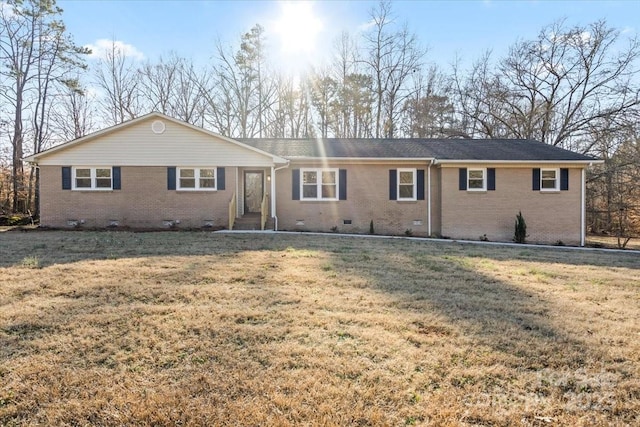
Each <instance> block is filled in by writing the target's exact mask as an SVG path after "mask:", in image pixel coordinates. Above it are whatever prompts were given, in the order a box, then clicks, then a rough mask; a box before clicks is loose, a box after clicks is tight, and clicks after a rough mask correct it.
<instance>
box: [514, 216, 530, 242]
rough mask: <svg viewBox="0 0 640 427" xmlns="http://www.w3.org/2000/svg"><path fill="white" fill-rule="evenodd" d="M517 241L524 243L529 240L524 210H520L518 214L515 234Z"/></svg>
mask: <svg viewBox="0 0 640 427" xmlns="http://www.w3.org/2000/svg"><path fill="white" fill-rule="evenodd" d="M513 240H514V241H515V242H516V243H524V242H525V241H526V240H527V223H526V222H525V221H524V217H523V216H522V212H518V215H517V216H516V227H515V232H514V235H513Z"/></svg>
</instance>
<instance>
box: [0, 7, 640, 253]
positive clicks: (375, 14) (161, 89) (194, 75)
mask: <svg viewBox="0 0 640 427" xmlns="http://www.w3.org/2000/svg"><path fill="white" fill-rule="evenodd" d="M369 18H370V20H371V23H372V25H371V26H370V28H369V30H368V31H366V32H364V33H358V34H357V35H354V34H349V33H343V34H342V35H341V36H340V37H339V38H338V39H337V40H335V45H334V52H333V55H332V58H334V60H333V62H332V63H326V64H323V65H320V66H315V67H314V68H311V69H309V70H308V72H306V73H305V74H304V75H303V76H293V75H290V74H289V73H287V72H286V71H283V70H282V67H278V66H276V64H274V63H273V60H272V58H269V57H268V49H266V45H267V43H268V40H266V37H265V33H264V29H263V27H261V26H260V25H259V24H256V25H255V26H254V27H253V28H251V30H250V31H249V32H247V33H246V34H243V35H242V36H241V38H240V39H239V40H219V41H218V42H217V43H216V45H215V46H212V51H213V56H212V60H211V61H210V63H209V64H207V65H205V66H196V65H195V63H194V62H193V60H192V59H190V58H184V57H181V56H180V54H179V53H167V54H166V56H162V57H160V58H157V59H155V60H153V61H151V60H147V61H146V62H144V63H140V62H139V61H137V60H135V59H134V58H132V57H128V56H127V54H126V53H125V52H124V50H123V49H122V48H121V45H120V44H118V43H117V42H115V41H114V42H113V43H112V46H111V49H110V50H109V51H108V52H107V54H106V56H105V57H104V58H103V59H101V60H99V61H98V63H97V64H96V65H95V66H94V67H91V68H89V67H88V66H87V62H86V56H87V55H88V54H89V53H90V52H89V50H88V49H86V48H83V47H80V46H77V45H76V44H75V43H74V41H73V36H72V35H71V34H69V32H68V31H66V29H65V26H64V23H63V21H62V10H61V9H60V8H59V7H58V6H57V5H56V3H55V1H54V0H24V1H19V0H9V1H6V2H5V4H4V5H3V7H1V8H0V210H1V211H2V212H1V213H2V215H4V216H5V218H8V215H10V214H27V215H29V216H31V217H34V218H37V217H38V214H39V212H38V204H39V203H38V192H37V188H38V179H39V177H38V171H37V169H35V168H30V167H29V166H28V165H25V164H24V163H23V161H22V158H23V157H25V156H27V155H30V154H33V153H37V152H40V151H42V150H45V149H47V148H50V147H52V146H54V145H56V144H60V143H62V142H65V141H69V140H72V139H75V138H79V137H82V136H84V135H86V134H88V133H91V132H93V131H96V130H98V129H100V128H104V127H107V126H112V125H116V124H118V123H122V122H124V121H127V120H130V119H132V118H135V117H138V116H141V115H144V114H147V113H149V112H151V111H159V112H161V113H164V114H167V115H169V116H172V117H175V118H177V119H180V120H184V121H186V122H189V123H192V124H194V125H197V126H201V127H203V128H206V129H209V130H212V131H214V132H217V133H220V134H222V135H226V136H229V137H239V138H249V137H273V138H307V137H337V138H530V139H535V140H539V141H541V142H542V143H545V144H551V145H555V146H558V147H562V148H566V149H570V150H573V151H577V152H580V153H584V154H590V155H593V156H595V157H598V158H601V159H604V160H605V163H604V165H598V166H595V167H593V168H591V169H590V170H589V173H588V178H587V193H588V195H587V217H588V221H587V226H588V231H589V232H593V233H608V234H612V235H615V236H619V238H620V240H619V244H620V245H621V246H623V245H626V243H627V242H628V239H629V238H631V237H635V236H638V235H639V233H640V184H639V182H640V142H639V141H640V76H639V72H640V67H639V63H640V61H639V58H638V57H639V55H640V45H639V41H638V40H637V38H630V37H628V36H626V35H624V34H623V33H622V32H621V31H620V30H619V29H616V28H611V27H610V26H608V24H607V23H606V22H605V21H604V20H602V21H598V22H592V23H585V24H583V25H578V26H568V25H567V24H566V22H564V21H563V20H558V21H556V22H553V23H551V24H549V25H548V26H545V27H544V28H541V29H540V32H539V34H538V36H537V37H536V38H535V39H532V40H522V39H517V37H516V36H514V42H513V44H512V45H511V47H510V48H509V50H508V52H507V53H506V54H504V55H502V56H499V57H496V56H495V55H493V54H492V53H491V51H486V52H484V53H482V54H480V55H479V56H478V57H477V58H475V60H474V61H473V62H472V63H470V64H471V65H465V63H463V61H458V60H456V61H453V64H452V65H450V66H446V67H443V66H441V65H435V63H434V62H433V60H432V58H430V57H429V54H428V51H427V49H425V47H424V46H425V45H424V43H425V42H428V40H426V41H425V40H418V39H417V37H416V36H415V34H414V33H413V32H412V31H411V29H410V28H408V27H407V25H405V24H403V23H402V22H399V20H397V19H396V18H395V16H394V13H393V4H392V3H391V2H386V1H383V2H381V3H380V4H379V5H378V6H377V7H376V8H374V9H372V10H371V11H370V16H369ZM514 215H515V214H514Z"/></svg>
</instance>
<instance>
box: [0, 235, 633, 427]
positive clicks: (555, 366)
mask: <svg viewBox="0 0 640 427" xmlns="http://www.w3.org/2000/svg"><path fill="white" fill-rule="evenodd" d="M639 269H640V259H639V257H638V256H637V255H635V254H619V253H617V254H609V253H604V252H577V251H568V250H563V249H557V250H550V249H537V248H526V249H524V250H523V249H521V248H500V247H484V246H478V245H461V244H455V243H436V242H430V241H428V240H425V241H410V240H397V239H396V240H382V239H364V238H358V237H337V236H308V235H307V236H305V235H256V234H251V235H237V234H236V235H228V234H211V233H200V232H192V233H187V232H185V233H175V232H165V233H125V232H28V233H21V232H10V233H3V234H2V236H1V237H0V425H35V424H39V425H130V424H136V425H176V424H180V425H300V424H303V425H372V424H373V425H420V424H429V425H496V426H503V425H504V426H507V425H530V426H542V425H572V426H573V425H585V426H586V425H637V424H638V423H640V416H639V415H638V414H640V382H639V381H638V378H640V320H639V319H640V273H639Z"/></svg>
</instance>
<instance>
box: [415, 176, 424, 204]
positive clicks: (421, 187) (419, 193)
mask: <svg viewBox="0 0 640 427" xmlns="http://www.w3.org/2000/svg"><path fill="white" fill-rule="evenodd" d="M416 179H417V180H418V188H416V190H417V198H418V200H424V169H418V171H417V173H416Z"/></svg>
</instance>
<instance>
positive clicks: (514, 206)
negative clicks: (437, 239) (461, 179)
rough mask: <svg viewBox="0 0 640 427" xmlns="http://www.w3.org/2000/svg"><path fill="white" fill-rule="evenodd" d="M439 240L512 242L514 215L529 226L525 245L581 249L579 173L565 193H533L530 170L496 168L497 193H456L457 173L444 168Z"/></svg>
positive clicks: (572, 171)
mask: <svg viewBox="0 0 640 427" xmlns="http://www.w3.org/2000/svg"><path fill="white" fill-rule="evenodd" d="M441 174H442V181H441V185H442V194H441V197H442V205H441V220H442V227H441V234H442V236H447V237H451V238H456V239H473V240H477V239H478V238H479V237H480V236H482V235H484V234H486V235H487V238H488V239H489V240H493V241H511V240H512V239H513V235H514V224H515V219H516V215H517V214H518V211H522V215H523V217H524V219H525V221H526V223H527V234H528V235H529V237H528V238H527V241H529V242H537V243H552V244H553V243H556V242H557V241H558V240H561V241H562V242H564V243H565V244H579V243H580V226H581V225H580V209H581V207H580V191H581V176H580V169H569V190H568V191H557V192H540V191H534V190H532V168H528V167H521V168H504V167H503V168H500V167H496V190H495V191H486V192H480V193H476V192H469V191H460V190H459V189H458V168H457V167H455V168H444V167H443V168H442V169H441Z"/></svg>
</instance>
